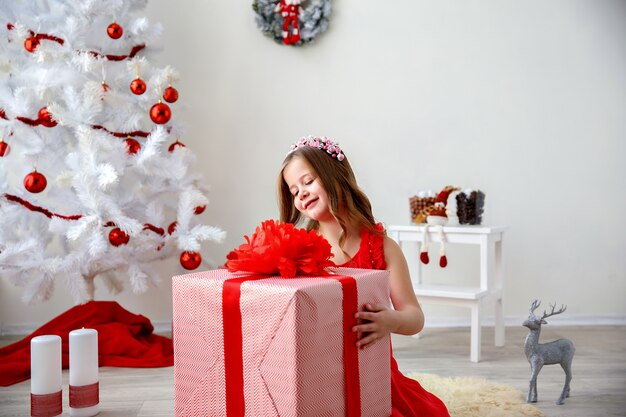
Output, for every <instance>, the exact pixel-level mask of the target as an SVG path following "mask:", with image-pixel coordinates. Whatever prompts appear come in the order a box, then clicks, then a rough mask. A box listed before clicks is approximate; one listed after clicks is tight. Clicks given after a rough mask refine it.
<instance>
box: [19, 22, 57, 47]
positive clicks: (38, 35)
mask: <svg viewBox="0 0 626 417" xmlns="http://www.w3.org/2000/svg"><path fill="white" fill-rule="evenodd" d="M7 29H8V30H13V29H15V26H13V24H12V23H11V22H9V23H7ZM28 32H29V33H30V36H34V37H35V38H37V39H47V40H49V41H54V42H57V43H58V44H60V45H63V44H64V43H65V41H64V40H63V39H61V38H57V37H56V36H53V35H48V34H46V33H35V32H33V31H32V30H29V31H28Z"/></svg>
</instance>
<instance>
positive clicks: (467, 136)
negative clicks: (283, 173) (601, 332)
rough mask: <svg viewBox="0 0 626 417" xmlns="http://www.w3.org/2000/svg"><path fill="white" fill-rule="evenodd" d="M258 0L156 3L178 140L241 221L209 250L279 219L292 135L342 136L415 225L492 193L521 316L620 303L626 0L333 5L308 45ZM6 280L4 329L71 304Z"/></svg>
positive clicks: (625, 290) (161, 295) (148, 306)
mask: <svg viewBox="0 0 626 417" xmlns="http://www.w3.org/2000/svg"><path fill="white" fill-rule="evenodd" d="M251 4H252V1H251V0H246V1H243V0H240V1H226V0H221V1H216V0H214V1H206V0H204V1H201V0H190V1H186V2H172V1H165V0H159V1H152V2H150V4H149V6H148V10H147V13H148V15H149V18H150V19H151V20H153V21H160V22H162V24H163V26H164V35H163V37H162V39H161V40H160V41H161V42H160V43H161V44H162V45H163V52H162V53H161V54H160V55H159V56H158V64H159V65H166V64H169V65H172V66H175V67H176V68H177V69H178V70H179V71H180V73H181V75H182V81H181V82H180V83H179V84H178V85H177V88H179V91H180V93H181V103H184V104H186V105H187V106H188V109H187V110H185V111H181V117H184V118H185V120H186V121H187V125H188V136H187V137H186V138H185V139H184V142H185V143H186V144H187V145H188V146H189V147H190V148H192V149H193V150H194V151H196V152H197V154H198V162H199V163H198V164H197V167H198V169H199V170H201V171H202V172H203V173H204V174H205V177H206V179H207V182H209V183H210V184H211V185H212V193H211V196H210V197H211V199H212V202H211V205H210V206H209V208H208V210H207V211H206V212H205V214H203V216H204V219H205V220H206V221H207V222H208V223H211V224H215V225H219V226H221V227H223V228H224V229H225V230H227V231H228V233H229V236H228V238H227V240H226V242H225V243H224V244H223V245H221V246H212V247H210V250H211V251H212V253H213V255H214V258H215V259H216V260H220V261H221V260H223V258H224V256H225V255H226V253H227V252H228V251H229V250H230V249H232V248H233V247H235V246H237V245H238V244H239V243H241V241H242V235H243V234H249V233H251V232H252V231H253V229H254V227H255V226H256V225H257V224H258V223H259V222H260V221H261V220H263V219H266V218H274V217H276V216H277V208H276V203H275V191H274V185H275V176H276V171H277V169H278V167H279V164H280V162H281V161H282V158H283V156H284V154H285V152H286V151H287V148H288V146H289V144H290V143H291V141H293V140H294V139H296V138H297V137H298V136H299V135H303V134H309V133H313V134H320V135H328V136H329V137H332V138H334V139H336V140H338V141H339V142H340V144H341V145H342V146H343V148H344V149H345V151H346V153H347V155H348V157H349V158H350V160H351V163H352V164H353V167H354V168H355V170H356V172H357V176H358V179H359V181H360V183H361V185H362V187H363V188H364V189H365V191H366V192H367V193H368V195H369V196H370V198H371V200H372V202H373V205H374V209H375V215H376V216H377V217H378V218H379V219H380V220H382V221H385V222H386V223H387V224H405V223H408V221H409V218H408V201H407V200H408V197H409V196H411V195H413V194H414V193H415V192H416V191H418V190H422V189H434V190H437V189H439V188H441V187H443V186H444V185H447V184H454V185H460V186H462V187H478V188H481V189H482V190H484V191H485V193H486V195H487V198H486V210H485V216H484V223H485V224H493V225H508V226H509V227H510V229H509V231H508V232H507V234H506V242H505V256H506V271H507V287H506V291H505V314H506V315H507V316H510V317H518V316H523V315H525V314H527V311H528V305H529V302H530V300H532V299H533V298H541V299H543V300H544V301H545V302H546V303H547V301H553V300H556V301H557V302H559V303H566V304H568V305H569V309H568V313H566V314H570V315H572V316H577V315H578V316H586V317H587V316H603V317H606V316H618V317H624V316H626V306H625V304H624V302H623V297H624V294H626V264H625V258H626V257H625V255H626V237H625V232H626V227H625V226H626V225H625V221H624V213H625V212H626V197H625V194H626V193H625V192H624V189H625V188H626V168H625V162H626V144H625V143H626V117H625V116H626V2H623V1H619V0H614V1H608V0H601V1H595V2H591V1H585V0H578V1H575V0H556V1H551V2H544V1H539V0H534V1H525V2H520V1H487V0H477V1H471V2H465V1H439V2H426V1H415V0H398V1H394V2H380V1H373V0H342V1H334V2H333V7H334V11H333V16H332V19H331V22H330V29H329V30H328V31H327V32H326V33H325V34H323V35H321V36H320V37H319V38H318V39H317V41H316V43H315V44H313V45H309V46H306V47H303V48H291V47H285V46H279V45H277V44H275V43H274V42H273V41H271V40H270V39H268V38H266V37H264V36H263V35H262V34H261V32H260V31H259V30H258V29H257V28H256V25H255V23H254V19H253V12H252V9H251ZM473 255H474V254H473V253H472V251H471V250H469V251H468V250H462V249H461V248H451V253H450V256H449V261H450V264H451V265H450V267H449V270H446V271H443V273H442V271H438V270H437V269H438V268H435V267H434V266H430V267H429V271H428V272H429V274H431V275H430V276H431V279H432V280H435V281H442V282H443V281H449V280H451V278H450V277H451V276H459V274H460V276H461V278H460V279H461V281H464V282H465V281H467V282H469V281H471V280H473V279H475V278H476V276H475V273H476V272H477V263H476V260H475V257H473ZM176 263H177V261H176V260H172V261H171V262H170V264H169V268H170V270H171V271H172V273H174V272H175V271H176V267H175V266H174V265H175V264H176ZM59 289H61V287H60V286H59ZM0 290H1V295H0V314H1V316H0V317H1V318H2V319H1V321H3V322H4V323H5V326H7V325H9V326H10V325H13V324H16V323H29V322H43V321H46V320H48V319H49V318H51V317H53V316H54V315H56V314H58V313H60V312H61V311H64V310H65V309H66V308H68V307H69V306H70V305H71V301H70V300H69V298H68V297H65V296H64V295H63V294H62V292H61V291H57V294H56V295H55V298H54V299H53V300H52V301H51V302H49V303H47V304H45V305H43V306H39V307H36V308H30V307H24V306H22V305H21V304H20V303H19V301H17V300H16V298H17V296H18V295H19V294H20V291H19V290H16V289H14V288H12V287H11V286H10V285H9V284H8V283H6V282H2V281H0ZM99 295H100V298H102V299H104V298H110V296H109V295H108V294H106V293H105V292H101V293H99ZM170 297H171V291H170V289H169V283H168V282H164V283H163V285H162V286H161V287H160V288H159V289H158V290H157V291H154V292H152V293H149V294H148V295H143V296H134V295H132V294H125V295H124V296H123V297H122V298H117V299H119V300H121V301H120V302H121V303H122V304H123V305H124V306H125V307H127V308H128V309H130V310H131V311H135V312H139V313H143V314H146V315H148V316H149V317H150V318H152V319H153V320H155V321H168V320H170V316H171V300H170ZM462 313H463V312H462V311H461V312H458V311H456V310H450V309H444V308H439V309H433V308H430V307H428V309H427V314H429V315H430V316H431V317H434V318H436V317H445V316H456V315H459V314H462Z"/></svg>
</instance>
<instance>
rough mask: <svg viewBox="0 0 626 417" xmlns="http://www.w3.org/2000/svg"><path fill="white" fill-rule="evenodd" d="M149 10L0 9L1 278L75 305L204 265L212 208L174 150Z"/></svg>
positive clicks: (137, 4)
mask: <svg viewBox="0 0 626 417" xmlns="http://www.w3.org/2000/svg"><path fill="white" fill-rule="evenodd" d="M145 6H146V1H145V0H90V1H87V0H86V1H76V0H74V1H73V0H50V1H46V0H21V1H10V2H9V1H6V2H2V3H1V4H0V18H2V22H3V23H4V24H5V27H3V28H2V30H3V32H2V33H3V36H2V39H0V58H1V59H0V274H1V275H2V276H6V277H9V278H10V279H11V281H13V282H14V283H15V284H17V285H20V286H24V287H25V290H24V296H23V298H24V301H25V302H27V303H33V302H38V301H43V300H46V299H47V298H48V297H49V296H50V295H51V293H52V291H53V288H54V284H55V282H57V281H61V282H65V283H66V284H67V285H68V287H69V290H70V292H71V294H72V296H73V298H74V300H75V301H76V302H77V303H79V302H83V301H86V300H90V299H93V296H94V279H95V278H96V277H99V278H101V279H102V281H103V282H104V283H105V284H106V285H107V286H108V287H109V289H110V290H111V291H113V292H118V291H120V290H121V289H122V283H123V282H124V280H125V279H129V281H130V284H131V287H132V289H133V291H135V292H143V291H146V290H147V289H148V288H149V286H150V285H151V284H156V283H157V282H158V280H159V277H158V275H157V274H156V273H155V271H154V268H151V265H150V264H151V263H153V262H154V261H156V260H159V259H165V258H167V257H170V256H176V257H178V256H180V263H181V264H182V266H183V267H185V268H186V269H195V268H197V267H198V266H199V265H200V263H201V261H202V256H201V254H200V251H201V243H200V242H201V241H204V240H213V241H221V240H222V239H223V237H224V232H222V231H221V230H220V229H218V228H216V227H211V226H207V225H202V224H198V217H197V215H198V214H200V213H201V212H202V211H204V208H205V207H206V205H207V204H208V200H207V198H206V191H207V190H206V189H205V188H204V187H203V186H202V184H201V178H200V177H199V176H198V175H193V174H191V173H189V172H188V171H189V168H190V166H191V164H192V161H193V154H192V153H191V151H189V149H188V148H186V147H185V146H184V145H183V143H182V142H181V141H180V140H179V138H180V137H181V134H182V130H181V127H180V126H179V125H178V123H177V122H178V121H179V120H178V119H177V114H176V112H177V109H176V106H177V105H179V103H178V102H177V101H178V91H177V90H176V89H175V87H173V86H172V85H175V83H176V81H177V80H178V75H177V73H176V72H175V70H173V69H172V68H170V67H166V68H156V67H154V66H153V65H152V64H151V63H150V61H149V60H148V56H149V55H150V52H151V50H153V49H152V48H151V42H154V41H155V38H156V37H157V36H158V34H159V32H160V27H159V26H158V25H152V24H150V23H149V22H148V20H147V19H146V18H145V17H143V16H142V15H141V13H142V10H143V9H144V8H145Z"/></svg>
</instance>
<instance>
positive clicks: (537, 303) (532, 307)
mask: <svg viewBox="0 0 626 417" xmlns="http://www.w3.org/2000/svg"><path fill="white" fill-rule="evenodd" d="M540 305H541V301H539V300H535V301H533V303H532V304H531V305H530V315H531V316H534V315H535V310H537V308H538V307H539V306H540Z"/></svg>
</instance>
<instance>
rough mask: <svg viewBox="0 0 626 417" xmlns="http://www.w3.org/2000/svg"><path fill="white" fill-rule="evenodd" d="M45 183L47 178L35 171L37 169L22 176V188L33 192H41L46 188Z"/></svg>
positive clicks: (46, 183)
mask: <svg viewBox="0 0 626 417" xmlns="http://www.w3.org/2000/svg"><path fill="white" fill-rule="evenodd" d="M47 185H48V180H46V177H45V175H43V174H42V173H40V172H37V170H34V171H33V172H31V173H30V174H28V175H26V176H25V177H24V188H26V190H27V191H28V192H31V193H33V194H37V193H40V192H42V191H43V190H45V189H46V186H47Z"/></svg>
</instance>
